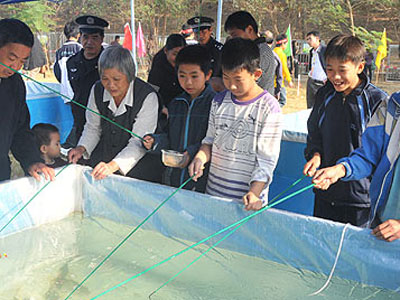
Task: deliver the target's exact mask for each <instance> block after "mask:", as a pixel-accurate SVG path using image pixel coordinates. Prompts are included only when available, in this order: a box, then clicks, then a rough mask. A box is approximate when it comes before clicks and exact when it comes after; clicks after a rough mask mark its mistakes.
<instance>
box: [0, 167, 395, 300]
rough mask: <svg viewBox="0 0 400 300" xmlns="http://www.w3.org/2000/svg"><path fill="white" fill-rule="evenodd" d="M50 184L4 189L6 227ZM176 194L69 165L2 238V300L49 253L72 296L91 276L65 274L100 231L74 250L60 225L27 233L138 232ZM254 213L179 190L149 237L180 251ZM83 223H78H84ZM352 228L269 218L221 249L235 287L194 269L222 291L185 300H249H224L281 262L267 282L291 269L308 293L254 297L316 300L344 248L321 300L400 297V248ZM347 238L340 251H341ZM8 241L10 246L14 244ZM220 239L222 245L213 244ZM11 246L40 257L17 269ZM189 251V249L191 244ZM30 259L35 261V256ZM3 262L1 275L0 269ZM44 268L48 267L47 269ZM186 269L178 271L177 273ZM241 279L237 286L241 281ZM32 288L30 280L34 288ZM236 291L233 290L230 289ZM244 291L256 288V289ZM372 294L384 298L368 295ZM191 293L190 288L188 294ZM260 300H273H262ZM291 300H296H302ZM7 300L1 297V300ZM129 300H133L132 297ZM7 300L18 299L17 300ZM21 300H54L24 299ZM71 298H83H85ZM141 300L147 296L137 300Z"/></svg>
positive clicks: (150, 226)
mask: <svg viewBox="0 0 400 300" xmlns="http://www.w3.org/2000/svg"><path fill="white" fill-rule="evenodd" d="M43 184H44V182H42V183H37V182H35V181H34V180H33V179H32V178H22V179H18V180H15V181H10V182H7V183H3V184H1V185H0V195H1V201H0V216H1V219H0V226H3V224H5V223H6V222H7V221H8V220H9V219H10V218H11V216H12V215H13V214H14V213H15V212H16V211H17V210H18V209H19V208H20V207H21V206H22V205H23V204H24V203H26V201H28V200H29V199H30V197H31V196H32V195H33V194H34V193H35V192H36V191H37V190H38V189H39V188H40V187H41V186H43ZM303 185H304V184H301V186H303ZM172 191H173V189H172V188H170V187H166V186H162V185H157V184H152V183H147V182H143V181H139V180H135V179H130V178H124V177H121V176H110V177H109V178H107V179H105V180H102V181H94V180H93V179H92V177H91V176H90V172H89V170H87V169H85V168H83V167H79V166H69V167H68V168H67V169H66V170H65V171H63V173H61V174H60V175H59V176H58V177H57V180H56V181H55V182H52V183H51V184H49V186H48V187H46V188H45V189H44V190H43V192H42V193H41V194H39V196H38V197H37V198H35V200H34V201H32V203H31V204H30V205H29V206H27V207H26V209H25V210H24V211H23V212H22V213H21V214H20V215H19V216H18V217H17V218H16V219H15V220H14V221H13V222H12V223H11V224H10V225H9V226H8V227H7V228H6V229H5V230H4V231H3V232H2V233H1V234H0V248H2V249H0V252H4V251H7V254H8V258H5V259H4V258H2V259H0V276H1V278H3V282H2V284H0V299H6V298H4V294H2V292H4V291H7V282H9V284H10V285H11V284H13V278H14V276H16V278H20V277H21V276H23V275H22V274H31V273H32V272H30V271H31V269H34V270H35V268H34V267H33V266H32V265H31V264H34V263H35V261H36V259H35V257H36V256H40V254H41V253H43V252H44V251H45V250H46V248H48V247H50V246H51V247H58V248H57V249H58V250H57V251H55V253H53V256H57V255H60V256H61V255H64V256H66V257H67V259H68V260H67V261H66V262H63V265H62V266H63V267H62V268H61V267H60V269H61V271H60V270H59V273H60V274H58V275H57V276H55V277H56V279H53V280H54V282H58V284H60V285H61V286H62V287H63V288H65V289H67V288H68V287H69V288H70V289H72V287H73V286H74V284H69V285H68V281H67V280H66V278H69V279H70V280H72V279H71V278H74V280H75V284H76V283H77V279H78V278H76V277H79V278H80V277H82V276H83V273H84V272H83V271H82V273H79V274H78V275H77V274H72V275H71V274H69V273H67V272H66V271H65V270H66V269H68V270H70V272H71V270H73V269H74V268H73V267H72V266H71V265H70V263H71V262H73V261H76V260H78V257H79V255H78V253H76V252H79V251H83V250H82V249H86V248H87V247H89V246H90V245H87V244H85V242H86V243H89V244H92V243H93V240H94V237H93V236H94V235H95V232H92V234H89V235H87V236H86V238H85V239H83V241H82V239H79V238H78V236H79V228H76V230H77V231H76V232H75V233H73V234H71V238H70V239H72V240H68V242H66V241H64V240H65V239H66V236H68V230H67V228H64V227H61V228H59V230H53V231H51V233H52V234H51V235H50V234H48V233H47V231H46V234H45V235H44V237H42V238H40V239H39V240H36V239H33V237H35V236H36V234H33V233H31V232H30V231H29V230H31V229H30V228H32V227H37V226H40V227H38V228H37V230H40V228H42V226H46V225H44V224H51V223H54V222H57V221H59V220H63V219H65V218H67V217H68V216H70V215H71V214H72V213H73V212H80V213H82V214H83V215H82V217H83V219H84V220H86V219H94V220H96V221H95V222H96V224H97V225H96V226H97V229H96V231H98V230H105V233H107V232H108V233H110V232H112V229H110V228H109V227H107V226H106V225H104V224H108V223H104V221H99V220H109V221H110V222H115V223H117V224H124V226H130V228H134V226H137V225H138V224H139V223H140V221H141V220H143V219H144V218H145V217H146V216H147V215H148V214H149V213H150V212H151V211H152V210H153V209H154V208H156V207H157V205H159V204H160V203H161V202H162V201H163V200H164V199H165V198H166V197H167V196H168V195H169V194H170V193H171V192H172ZM288 201H294V202H295V201H297V199H296V198H293V199H291V200H288ZM249 214H250V212H246V211H245V210H244V209H243V207H242V205H240V204H238V203H236V202H232V201H230V200H228V199H222V198H215V197H210V196H207V195H203V194H199V193H194V192H191V191H185V190H183V191H179V192H178V193H177V194H176V195H175V196H174V197H173V198H172V199H171V200H170V201H168V202H167V203H166V204H165V206H163V207H162V208H161V209H160V210H159V211H158V212H157V214H156V215H154V216H153V217H152V218H150V219H149V221H148V222H147V223H146V224H145V226H144V227H143V229H144V230H147V231H151V232H157V233H158V234H161V235H162V236H164V237H165V238H166V239H167V241H177V240H179V243H180V244H182V243H183V244H185V243H192V242H197V241H199V240H201V239H203V238H205V237H207V236H209V235H211V234H213V233H215V232H216V231H218V230H220V229H222V228H224V227H226V226H228V225H230V224H232V223H234V222H236V221H238V220H240V219H241V218H243V217H245V216H247V215H249ZM82 217H81V218H80V219H82ZM344 226H345V225H344V224H339V223H335V222H330V221H325V220H320V219H316V218H313V217H309V216H303V215H299V214H294V213H290V212H285V211H281V210H276V209H270V210H267V211H265V212H263V213H262V214H260V215H258V216H256V217H254V218H253V219H252V220H251V221H249V222H248V223H246V224H245V225H244V226H242V228H241V229H240V230H238V231H237V232H235V233H234V234H233V235H232V236H230V237H229V238H228V239H226V240H225V241H224V242H223V243H221V244H220V245H219V247H220V248H219V249H220V250H218V251H219V252H217V253H216V254H215V255H216V256H218V257H219V258H218V259H219V260H217V259H215V260H216V262H217V265H220V266H221V264H222V267H223V269H224V270H225V271H226V272H228V274H229V276H232V279H230V281H231V280H232V281H233V282H230V283H229V282H228V283H226V282H225V283H224V285H221V286H220V287H219V289H218V286H214V285H213V284H215V283H213V282H208V281H207V278H208V277H209V276H211V274H209V275H207V273H206V274H202V275H199V274H196V271H195V275H196V276H197V277H195V278H198V280H199V281H202V283H203V284H207V285H210V289H211V287H214V288H213V289H215V290H216V291H220V293H219V294H218V295H219V296H218V297H217V296H216V295H214V296H210V295H209V294H207V288H204V287H202V288H198V289H196V296H190V297H189V296H187V297H189V298H186V299H247V298H246V295H245V294H243V293H244V292H243V291H244V290H243V289H238V290H237V291H236V293H237V294H235V296H232V295H231V296H229V297H228V296H226V295H229V293H227V292H226V293H225V292H224V290H225V291H228V290H234V289H235V287H236V286H238V285H240V284H241V283H240V282H241V281H242V280H244V279H240V278H241V277H243V276H244V277H249V276H251V274H253V272H256V269H255V268H256V267H257V266H258V267H259V268H260V270H259V271H260V272H262V270H264V269H263V267H262V266H263V264H264V263H265V262H268V261H270V262H273V263H277V264H278V265H276V266H275V265H274V266H273V267H272V268H271V269H265V272H266V274H265V280H266V282H272V281H273V278H274V276H277V275H276V274H275V273H274V272H278V269H279V268H280V267H279V266H282V265H283V266H286V267H287V268H288V269H287V271H286V272H287V273H288V274H292V275H293V274H295V275H296V278H297V279H298V280H299V281H300V282H303V283H304V286H303V287H302V288H301V289H300V288H298V290H296V289H295V288H293V287H292V288H291V287H290V285H291V284H295V283H294V282H280V286H274V287H273V288H271V287H268V288H267V287H265V290H263V287H262V286H260V287H259V288H258V289H255V288H254V292H255V293H257V294H254V297H252V298H251V299H306V298H307V297H309V292H311V291H313V289H314V290H315V288H312V287H310V284H311V283H310V280H311V279H315V278H319V279H318V280H321V279H324V281H325V279H326V277H327V275H328V274H329V273H330V271H331V270H332V266H333V265H334V261H335V257H336V255H337V253H338V249H339V248H340V251H341V253H340V255H339V256H338V261H337V265H336V267H335V271H334V278H333V279H332V282H331V283H330V284H331V285H332V286H330V287H328V288H327V289H326V290H325V291H324V294H323V297H322V299H399V298H400V294H398V291H399V286H400V267H399V266H400V241H395V242H393V243H387V242H384V241H380V240H377V239H376V238H374V237H373V236H372V235H371V233H370V230H368V229H360V228H357V227H353V226H348V227H346V228H345V227H344ZM77 227H78V226H77ZM43 230H44V229H43ZM24 232H26V235H25V236H24V238H23V240H20V241H19V242H18V243H16V242H15V239H14V236H15V234H17V233H18V234H24ZM105 233H103V234H105ZM103 234H102V235H99V236H97V237H96V238H97V239H99V240H101V239H102V237H103V238H104V236H105V235H103ZM114 234H115V235H117V236H118V234H119V233H118V232H116V233H114ZM342 234H343V238H342ZM32 236H33V237H32ZM45 238H47V239H50V242H49V241H48V242H44V241H43V240H44V239H45ZM138 238H139V237H138ZM341 238H342V245H341V247H339V244H340V241H341ZM42 239H43V240H42ZM78 239H79V240H80V243H83V244H81V246H80V247H79V249H78V250H74V251H73V255H71V253H70V252H71V251H72V250H71V248H73V246H74V245H75V244H78V242H77V240H78ZM135 239H136V237H135V236H133V237H132V241H133V242H132V243H134V242H135ZM8 241H10V242H9V243H8ZM11 241H13V243H11ZM146 241H147V243H148V244H151V243H152V241H153V242H154V243H156V239H154V240H153V239H150V238H149V239H147V240H146ZM182 241H185V242H182ZM215 241H216V240H215V239H214V240H213V241H212V242H215ZM103 242H104V241H103ZM141 243H143V240H141ZM11 244H13V245H15V244H16V245H18V247H19V248H23V249H25V248H30V247H32V248H33V249H32V250H31V251H28V250H26V251H27V252H26V253H25V254H24V255H23V256H22V257H19V259H18V261H14V262H13V259H15V258H13V255H14V254H15V252H18V251H17V249H16V248H13V247H11V246H10V245H11ZM46 245H47V246H46ZM166 245H167V242H165V243H163V244H162V245H160V244H157V245H154V247H156V249H157V251H159V253H158V254H157V255H160V257H162V258H165V257H167V256H168V255H171V254H173V253H174V251H172V250H169V248H168V247H166ZM131 246H132V245H131ZM181 246H182V248H184V246H185V245H181ZM111 248H112V247H111V245H108V246H107V247H105V246H104V247H100V248H99V247H97V248H95V250H96V251H95V253H92V254H91V255H92V256H93V257H91V259H92V260H93V259H96V258H97V259H98V257H104V256H105V255H106V254H107V253H108V252H109V251H110V249H111ZM19 251H21V250H19ZM171 251H172V252H171ZM224 251H229V252H224ZM27 253H29V255H28V254H27ZM138 253H139V250H136V251H127V252H124V254H123V255H122V256H119V257H118V256H116V257H115V259H116V260H122V259H128V258H129V259H128V261H126V262H124V264H123V265H124V266H125V265H129V263H131V262H132V261H135V263H137V262H136V260H137V258H136V259H135V255H139V254H138ZM160 253H162V254H160ZM218 253H219V254H218ZM233 253H238V254H240V255H243V256H245V257H246V259H249V260H250V261H251V262H252V265H254V267H252V268H249V269H246V268H245V269H244V270H240V271H238V270H237V271H238V272H239V274H236V275H235V269H234V268H233V269H229V266H230V265H231V264H233V262H234V261H236V260H234V259H233V258H234V257H235V254H233ZM67 254H68V255H67ZM150 254H153V255H151V256H154V257H156V258H155V260H157V257H158V256H157V255H155V254H154V249H153V250H151V252H150ZM48 256H49V257H48ZM53 256H52V255H47V254H46V257H48V259H52V260H51V261H50V262H51V264H56V263H55V262H54V261H53V260H54V259H55V258H54V257H53ZM46 257H45V258H46ZM210 259H211V258H210V257H208V258H207V257H205V258H203V261H200V262H199V263H198V264H199V265H202V264H203V263H204V264H206V263H207V262H208V261H209V260H210ZM25 260H27V261H28V262H29V263H28V262H27V261H25ZM160 260H161V259H160ZM24 261H25V262H24ZM113 261H114V260H113V258H111V259H110V263H112V262H113ZM155 262H156V261H155ZM2 264H3V268H2V267H1V265H2ZM80 264H83V265H84V264H85V263H84V262H81V263H80ZM92 264H93V263H90V261H89V263H88V268H89V269H90V268H93V266H92ZM184 265H185V264H182V265H179V267H183V266H184ZM246 265H248V263H246ZM41 266H42V267H41V268H42V269H43V268H44V266H45V262H43V263H42V264H41ZM174 266H175V268H176V267H177V266H176V265H174ZM37 268H40V267H37ZM46 268H49V267H48V266H47V267H46ZM178 270H179V269H174V271H173V272H176V271H178ZM227 270H228V271H227ZM274 270H275V271H274ZM138 271H139V270H134V269H129V270H128V271H127V272H128V273H129V272H132V274H135V272H138ZM193 271H194V270H193ZM4 272H6V273H4ZM170 272H172V271H170ZM186 272H188V275H187V276H189V275H190V274H192V273H190V272H191V270H190V269H188V270H187V271H186ZM204 272H207V271H204ZM210 272H211V271H210ZM72 273H74V272H72ZM34 274H37V272H34ZM66 274H69V275H66ZM121 274H122V273H121V272H119V273H117V274H116V275H111V274H110V273H109V272H108V271H106V272H103V273H102V271H101V269H100V270H99V271H98V274H97V275H96V274H95V275H94V276H93V279H92V281H91V282H90V284H91V285H90V287H87V288H85V289H82V291H80V292H81V293H82V294H78V295H81V296H82V295H85V296H86V298H87V299H91V297H94V296H95V295H96V294H97V293H100V292H101V291H103V290H104V289H105V288H109V287H110V286H112V285H114V284H116V283H118V282H120V281H122V280H125V279H126V278H127V277H126V275H121ZM124 274H125V273H124ZM173 274H174V273H171V274H169V273H168V276H172V275H173ZM261 274H262V273H261ZM50 275H51V272H47V273H46V276H50ZM24 276H27V275H24ZM31 276H33V275H31ZM37 276H39V275H38V274H37V275H35V278H36V277H37ZM96 276H103V277H102V278H103V279H104V282H105V283H104V282H103V283H101V284H99V283H97V285H96V278H99V277H96ZM107 276H111V277H107ZM148 276H149V277H148V278H151V279H152V280H159V281H157V282H156V283H154V282H153V281H151V282H152V283H154V286H152V288H153V289H154V288H156V287H157V286H158V285H159V284H160V283H162V282H163V281H166V280H167V279H168V276H166V275H165V274H164V273H162V274H158V273H151V274H150V275H148ZM165 276H166V277H165ZM259 277H260V276H259V275H258V276H257V278H258V279H260V278H259ZM6 278H7V279H6ZM268 278H269V279H268ZM310 278H311V279H310ZM39 279H40V278H39ZM39 279H36V280H39ZM32 280H33V279H32ZM148 280H150V279H148ZM196 280H197V279H196ZM203 280H204V282H205V283H204V282H203ZM237 280H238V282H236V281H237ZM338 280H339V281H338ZM340 280H344V282H346V285H343V282H342V281H340ZM28 281H29V278H28V279H27V281H26V282H28ZM42 281H43V280H42ZM281 281H282V280H281ZM51 282H53V281H51ZM207 282H208V283H207ZM322 283H323V282H322ZM141 284H149V282H148V281H143V282H141V283H140V284H139V283H136V285H135V284H127V286H126V287H125V289H120V290H119V291H120V292H121V294H118V295H121V298H118V299H131V298H129V297H128V296H129V295H131V293H132V292H133V291H135V289H137V288H140V285H141ZM185 284H186V285H187V284H188V283H187V282H186V283H185ZM190 284H191V285H193V290H195V286H196V284H195V282H192V283H190ZM226 284H227V285H226ZM65 286H67V287H65ZM172 286H173V285H172ZM229 286H231V288H230V287H229ZM246 286H247V287H249V286H248V285H246ZM250 287H251V285H250ZM371 287H374V289H377V290H369V289H370V288H371ZM37 289H39V287H37ZM48 289H51V288H48ZM180 289H183V290H185V288H184V287H180ZM186 289H190V288H189V287H186ZM307 289H308V290H307ZM346 289H348V290H346ZM381 289H383V290H381ZM33 290H35V289H33ZM150 290H151V289H150ZM333 291H335V292H333ZM7 292H8V291H7ZM32 293H33V292H32ZM332 293H333V294H332ZM338 293H339V294H338ZM340 293H342V294H340ZM343 293H344V295H343ZM357 293H364V294H363V296H362V297H360V296H356V295H357ZM382 293H383V294H382ZM381 294H382V295H383V296H382V297H380V295H381ZM207 295H209V296H207ZM224 295H225V297H224ZM261 295H275V296H271V297H266V298H264V297H262V296H261ZM276 295H286V297H285V296H282V297H278V296H276ZM293 295H296V297H294V296H293ZM332 295H333V296H332ZM1 296H3V298H2V297H1ZM25 296H28V295H25ZM64 296H66V295H64ZM125 296H126V297H127V298H124V297H125ZM114 297H115V295H114ZM118 297H119V296H118ZM209 297H211V298H209ZM213 297H216V298H213ZM368 297H370V298H368ZM86 298H85V299H86ZM8 299H13V298H12V297H11V298H8ZM15 299H47V298H46V297H43V298H40V297H39V298H29V297H26V298H15ZM48 299H57V298H52V297H50V296H49V298H48ZM58 299H59V298H58ZM72 299H82V297H77V298H72ZM105 299H116V298H113V294H112V293H111V294H110V296H109V297H108V298H105ZM138 299H141V298H140V297H139V298H138ZM143 299H144V298H143ZM155 299H185V298H180V297H179V296H176V297H175V298H174V297H172V298H168V297H166V298H163V297H162V294H160V297H159V298H155Z"/></svg>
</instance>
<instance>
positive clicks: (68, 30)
mask: <svg viewBox="0 0 400 300" xmlns="http://www.w3.org/2000/svg"><path fill="white" fill-rule="evenodd" d="M64 34H65V36H66V37H67V39H70V38H71V37H74V38H77V37H78V34H79V25H78V24H77V23H76V22H75V21H70V22H68V23H67V24H65V26H64Z"/></svg>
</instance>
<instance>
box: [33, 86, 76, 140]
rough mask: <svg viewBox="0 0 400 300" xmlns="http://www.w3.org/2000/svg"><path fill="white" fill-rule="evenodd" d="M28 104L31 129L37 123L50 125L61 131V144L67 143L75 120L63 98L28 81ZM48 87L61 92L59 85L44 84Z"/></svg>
mask: <svg viewBox="0 0 400 300" xmlns="http://www.w3.org/2000/svg"><path fill="white" fill-rule="evenodd" d="M25 83H26V93H27V94H26V100H27V101H26V103H27V105H28V109H29V112H30V114H31V127H32V126H33V125H35V124H37V123H50V124H53V125H55V126H57V128H58V129H59V130H60V140H61V143H63V142H65V139H66V138H67V137H68V134H69V132H70V131H71V128H72V125H73V123H74V119H73V116H72V112H71V107H70V105H69V104H65V103H64V101H63V99H62V97H61V96H59V95H58V94H56V93H54V92H52V91H50V90H49V89H47V88H45V87H43V86H41V85H39V84H37V83H36V82H32V81H27V82H25ZM44 84H45V85H46V86H49V87H50V88H52V89H54V90H56V91H59V90H60V85H59V84H58V83H48V82H46V83H44Z"/></svg>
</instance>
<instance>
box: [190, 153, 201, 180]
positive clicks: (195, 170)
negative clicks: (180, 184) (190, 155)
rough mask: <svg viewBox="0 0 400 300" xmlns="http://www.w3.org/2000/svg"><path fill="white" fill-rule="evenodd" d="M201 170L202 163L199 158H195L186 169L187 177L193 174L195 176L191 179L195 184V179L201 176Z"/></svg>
mask: <svg viewBox="0 0 400 300" xmlns="http://www.w3.org/2000/svg"><path fill="white" fill-rule="evenodd" d="M203 169H204V163H203V161H202V160H201V159H200V158H198V157H195V158H194V159H193V160H192V162H191V163H190V165H189V167H188V171H189V176H190V177H192V176H193V175H194V174H196V175H195V176H194V177H193V181H195V182H197V179H198V178H200V177H201V176H203Z"/></svg>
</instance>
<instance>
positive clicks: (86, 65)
mask: <svg viewBox="0 0 400 300" xmlns="http://www.w3.org/2000/svg"><path fill="white" fill-rule="evenodd" d="M75 22H76V23H78V25H79V31H80V34H81V43H82V46H83V48H82V50H81V51H79V52H78V53H76V54H75V55H73V56H71V57H70V58H69V59H68V60H67V72H68V80H69V82H70V83H71V87H72V90H73V92H74V97H73V100H74V101H76V102H78V103H80V104H82V105H84V106H87V103H88V98H89V94H90V90H91V88H92V86H93V84H94V83H95V82H96V81H98V80H99V79H100V77H99V72H98V70H97V62H98V60H99V57H100V53H101V52H102V51H103V47H102V43H103V39H104V28H105V27H108V22H107V21H105V20H103V19H101V18H98V17H95V16H81V17H78V18H77V19H76V20H75ZM71 109H72V115H73V117H74V126H73V128H72V130H71V133H70V134H69V136H68V138H67V141H66V143H65V144H64V145H63V147H65V148H70V147H75V146H76V144H77V142H78V141H79V138H80V137H81V135H82V131H83V127H84V126H85V123H86V116H85V113H86V110H85V109H84V108H82V107H80V106H78V105H77V104H72V106H71Z"/></svg>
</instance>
